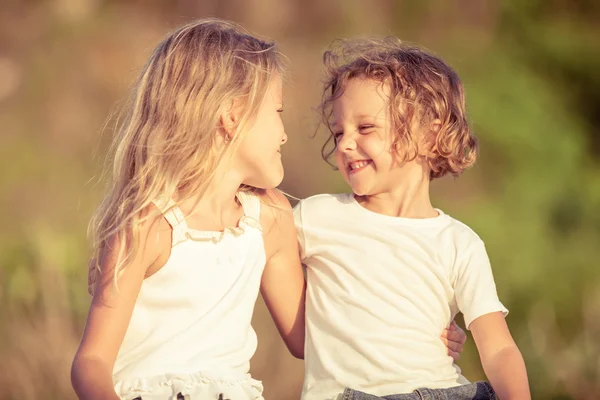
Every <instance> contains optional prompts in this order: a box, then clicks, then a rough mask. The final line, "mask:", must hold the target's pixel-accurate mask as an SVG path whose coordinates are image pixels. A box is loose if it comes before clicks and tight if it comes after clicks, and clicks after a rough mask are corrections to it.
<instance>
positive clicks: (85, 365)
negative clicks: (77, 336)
mask: <svg viewBox="0 0 600 400" xmlns="http://www.w3.org/2000/svg"><path fill="white" fill-rule="evenodd" d="M152 207H154V206H152ZM139 244H140V245H139V248H138V251H137V252H136V255H135V258H134V259H133V260H132V261H131V262H130V263H128V264H127V266H126V268H125V269H124V272H123V274H122V275H121V276H120V277H119V279H118V287H115V285H114V271H115V267H116V264H117V259H118V254H119V250H120V242H119V240H118V239H117V238H113V240H112V241H110V242H109V243H108V244H107V245H106V247H105V248H104V249H103V251H102V253H101V255H100V268H101V273H100V274H99V276H98V277H97V283H96V285H95V286H96V290H95V292H94V297H93V299H92V304H91V306H90V310H89V313H88V318H87V323H86V327H85V331H84V333H83V338H82V339H81V344H80V345H79V349H78V350H77V353H76V355H75V359H74V360H73V365H72V369H71V380H72V383H73V388H74V389H75V392H76V393H77V395H78V397H79V398H80V399H118V397H117V395H116V393H115V391H114V388H113V379H112V372H113V367H114V364H115V360H116V357H117V354H118V351H119V347H120V346H121V342H122V341H123V337H124V336H125V332H126V331H127V327H128V325H129V320H130V319H131V315H132V313H133V307H134V305H135V302H136V299H137V296H138V293H139V291H140V288H141V286H142V282H143V280H144V277H145V276H146V275H147V274H149V273H151V272H153V271H156V270H158V269H159V268H160V267H162V265H164V263H165V262H166V260H167V259H168V257H169V254H170V248H171V228H170V227H169V225H168V223H167V222H166V220H165V219H164V218H162V216H160V217H157V218H154V219H148V220H147V221H145V222H144V223H142V226H141V227H140V237H139Z"/></svg>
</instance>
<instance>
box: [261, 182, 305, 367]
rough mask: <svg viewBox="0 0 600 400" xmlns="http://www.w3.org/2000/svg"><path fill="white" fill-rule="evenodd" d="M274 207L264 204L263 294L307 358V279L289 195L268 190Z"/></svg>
mask: <svg viewBox="0 0 600 400" xmlns="http://www.w3.org/2000/svg"><path fill="white" fill-rule="evenodd" d="M268 196H269V200H270V202H272V203H273V205H272V206H269V207H263V209H264V213H263V216H262V217H261V218H262V219H263V221H264V222H263V227H264V228H265V233H264V237H265V249H266V252H267V263H266V266H265V270H264V272H263V276H262V281H261V293H262V296H263V299H264V300H265V303H266V305H267V308H268V309H269V312H270V313H271V316H272V317H273V321H274V322H275V325H276V326H277V329H278V330H279V334H280V335H281V337H282V338H283V341H284V342H285V344H286V346H287V348H288V349H289V351H290V353H292V355H293V356H294V357H297V358H301V359H302V358H304V296H305V289H306V282H305V280H304V272H303V270H302V265H301V263H300V255H299V253H298V240H297V236H296V227H295V225H294V217H293V214H292V207H291V206H290V203H289V201H288V200H287V198H285V196H284V195H283V194H282V193H280V192H278V191H276V190H273V191H269V192H268Z"/></svg>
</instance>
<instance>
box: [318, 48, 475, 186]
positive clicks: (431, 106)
mask: <svg viewBox="0 0 600 400" xmlns="http://www.w3.org/2000/svg"><path fill="white" fill-rule="evenodd" d="M323 62H324V64H325V67H326V71H327V75H328V77H327V80H326V82H325V87H324V90H323V96H322V101H321V106H320V110H321V115H322V118H323V123H324V124H325V125H326V126H327V127H328V128H329V130H330V132H331V134H330V135H329V137H328V139H327V141H326V142H325V144H324V145H323V148H322V155H323V159H324V160H325V161H327V162H330V161H329V160H330V158H331V156H332V155H333V153H334V152H335V140H334V138H333V132H332V130H331V116H332V107H331V106H332V103H333V101H335V99H337V98H339V97H340V96H341V95H342V94H343V92H344V89H345V87H346V85H347V83H348V81H349V80H350V79H353V78H357V77H358V78H368V79H373V80H376V81H378V82H381V83H382V84H388V85H389V90H390V98H389V105H390V116H391V119H392V123H393V126H394V127H395V133H396V138H395V139H394V142H393V147H394V148H396V149H398V150H399V151H400V154H401V157H402V160H403V161H409V160H413V159H415V158H416V157H417V143H416V141H415V140H414V138H413V133H412V132H411V131H410V126H411V122H412V120H413V118H415V117H417V118H419V122H422V123H425V124H427V123H430V122H432V121H434V120H435V119H438V120H439V121H440V122H441V124H440V127H439V130H437V131H436V132H435V134H434V135H430V136H428V138H429V140H428V142H426V143H427V144H428V145H429V146H428V154H427V160H428V164H429V167H430V170H431V174H430V179H432V180H433V179H435V178H441V177H442V176H444V175H446V174H448V173H450V174H452V175H454V176H458V175H460V173H462V172H463V171H464V170H465V169H466V168H469V167H470V166H472V165H473V164H474V163H475V160H476V158H477V155H478V144H477V139H476V138H475V136H473V135H472V134H471V132H470V128H469V124H468V123H467V118H466V110H465V96H464V90H463V85H462V82H461V81H460V78H459V77H458V75H457V73H456V72H455V71H454V70H453V69H452V68H451V67H450V66H448V65H447V64H446V63H444V61H442V60H441V59H440V58H439V57H437V56H435V55H433V54H430V53H428V52H426V51H424V50H423V49H420V48H418V47H413V46H408V45H406V44H404V43H403V42H402V41H400V40H399V39H398V38H395V37H386V38H370V39H357V40H336V41H335V42H333V44H332V45H331V46H330V49H329V50H327V51H326V52H325V53H324V55H323Z"/></svg>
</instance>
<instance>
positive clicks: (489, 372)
mask: <svg viewBox="0 0 600 400" xmlns="http://www.w3.org/2000/svg"><path fill="white" fill-rule="evenodd" d="M481 363H482V365H483V369H484V371H485V374H486V376H487V378H488V379H489V381H490V384H491V385H492V387H493V388H494V391H495V392H496V394H497V395H498V398H499V399H500V400H511V399H518V400H528V399H531V393H530V391H529V382H528V380H527V370H526V368H525V361H524V360H523V356H522V355H521V352H520V351H519V349H518V348H517V346H510V347H506V348H504V349H501V350H499V351H497V352H496V353H494V354H493V355H490V356H489V357H487V358H486V359H483V358H482V360H481Z"/></svg>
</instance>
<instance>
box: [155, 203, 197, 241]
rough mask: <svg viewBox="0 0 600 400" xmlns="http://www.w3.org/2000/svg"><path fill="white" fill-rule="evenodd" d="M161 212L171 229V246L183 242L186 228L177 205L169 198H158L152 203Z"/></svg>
mask: <svg viewBox="0 0 600 400" xmlns="http://www.w3.org/2000/svg"><path fill="white" fill-rule="evenodd" d="M152 202H153V203H154V205H156V207H158V209H159V210H160V211H161V212H162V214H163V216H164V217H165V219H166V220H167V222H168V223H169V225H171V228H173V240H172V245H173V246H175V245H176V244H177V243H180V242H183V241H185V240H186V239H187V235H186V233H187V231H188V226H187V223H186V222H185V217H184V216H183V212H181V209H180V208H179V207H178V206H177V203H175V201H174V200H173V199H171V198H158V199H155V200H153V201H152Z"/></svg>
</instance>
